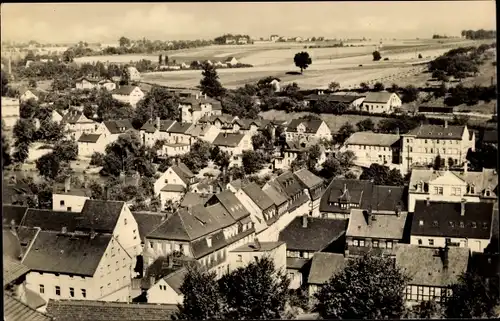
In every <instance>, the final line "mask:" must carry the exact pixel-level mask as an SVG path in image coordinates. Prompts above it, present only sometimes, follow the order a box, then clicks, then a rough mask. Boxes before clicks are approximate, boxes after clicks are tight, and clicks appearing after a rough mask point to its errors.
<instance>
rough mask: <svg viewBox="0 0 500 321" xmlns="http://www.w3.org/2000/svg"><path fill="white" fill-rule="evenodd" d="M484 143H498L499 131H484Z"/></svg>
mask: <svg viewBox="0 0 500 321" xmlns="http://www.w3.org/2000/svg"><path fill="white" fill-rule="evenodd" d="M483 143H487V144H498V131H497V130H486V131H484V135H483Z"/></svg>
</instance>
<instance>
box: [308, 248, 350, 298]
mask: <svg viewBox="0 0 500 321" xmlns="http://www.w3.org/2000/svg"><path fill="white" fill-rule="evenodd" d="M346 263H347V260H346V258H345V256H344V254H342V253H328V252H317V253H314V254H313V257H312V260H311V268H310V270H309V275H308V277H307V286H308V287H307V289H308V294H309V300H310V302H315V301H314V300H315V297H314V294H316V293H317V292H318V291H319V290H321V288H322V287H323V286H324V285H325V284H326V283H328V281H329V280H330V278H331V277H332V276H333V275H336V274H337V273H340V272H341V271H342V270H343V269H344V267H345V266H346Z"/></svg>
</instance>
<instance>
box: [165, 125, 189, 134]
mask: <svg viewBox="0 0 500 321" xmlns="http://www.w3.org/2000/svg"><path fill="white" fill-rule="evenodd" d="M192 127H193V123H181V122H176V123H175V124H173V125H172V126H171V127H170V128H169V129H168V130H167V132H168V133H174V134H187V132H188V131H189V130H190V129H191V128H192Z"/></svg>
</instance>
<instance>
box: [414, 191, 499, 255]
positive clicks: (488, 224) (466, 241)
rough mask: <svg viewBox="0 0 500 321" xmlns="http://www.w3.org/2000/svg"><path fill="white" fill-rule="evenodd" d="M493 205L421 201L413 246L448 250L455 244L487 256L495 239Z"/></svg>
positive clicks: (417, 208) (416, 217) (417, 212)
mask: <svg viewBox="0 0 500 321" xmlns="http://www.w3.org/2000/svg"><path fill="white" fill-rule="evenodd" d="M494 205H495V204H493V203H468V202H467V201H466V200H465V199H464V200H463V201H462V202H459V203H452V202H442V201H440V202H431V201H429V200H427V201H417V202H416V204H415V211H414V213H413V220H412V224H411V237H410V244H414V245H422V246H429V247H444V246H445V245H447V244H455V245H458V246H460V247H465V248H469V249H470V250H471V251H472V252H484V249H485V248H486V247H487V246H488V244H489V243H490V241H491V238H492V231H493V228H492V224H493V211H494Z"/></svg>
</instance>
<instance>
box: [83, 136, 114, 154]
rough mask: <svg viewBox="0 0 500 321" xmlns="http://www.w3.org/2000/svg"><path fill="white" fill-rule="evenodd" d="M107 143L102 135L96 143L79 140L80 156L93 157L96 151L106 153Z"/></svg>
mask: <svg viewBox="0 0 500 321" xmlns="http://www.w3.org/2000/svg"><path fill="white" fill-rule="evenodd" d="M106 145H107V144H106V143H105V142H104V139H103V137H100V138H99V139H98V140H97V142H96V143H87V142H78V157H88V158H90V157H92V154H94V153H102V154H104V152H105V150H106Z"/></svg>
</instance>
